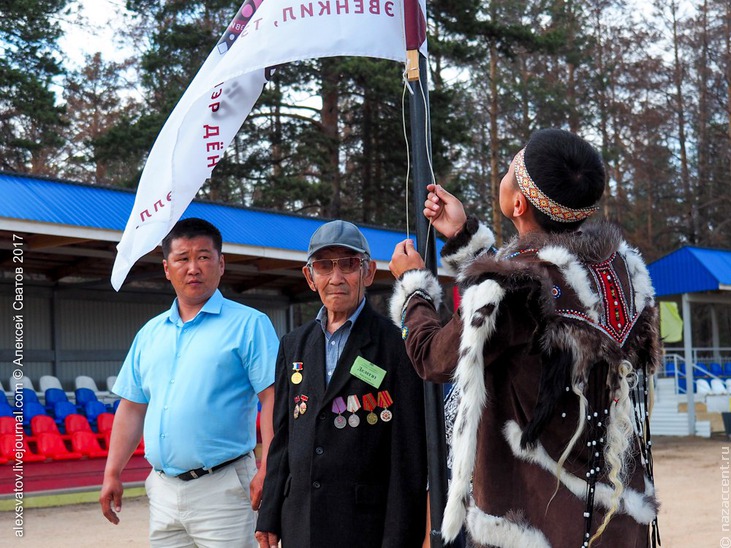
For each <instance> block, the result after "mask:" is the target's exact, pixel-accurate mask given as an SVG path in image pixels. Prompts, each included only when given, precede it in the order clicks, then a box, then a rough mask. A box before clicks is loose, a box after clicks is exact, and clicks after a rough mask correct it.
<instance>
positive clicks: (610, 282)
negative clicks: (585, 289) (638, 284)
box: [556, 253, 640, 346]
mask: <svg viewBox="0 0 731 548" xmlns="http://www.w3.org/2000/svg"><path fill="white" fill-rule="evenodd" d="M615 257H616V253H615V254H613V255H612V256H611V257H610V258H609V259H607V260H606V261H604V262H602V263H596V264H586V263H585V265H584V266H586V268H587V270H588V271H589V273H590V274H591V276H592V278H593V279H594V283H595V286H596V289H597V292H598V294H599V296H600V297H601V299H602V302H603V304H604V306H603V310H604V312H603V313H602V315H601V317H600V318H599V321H598V322H594V321H593V320H592V319H591V318H590V317H589V316H587V315H586V314H585V313H583V312H581V311H579V310H572V309H568V308H567V309H559V310H557V311H556V312H557V313H558V314H560V315H561V316H564V317H567V318H574V319H578V320H581V321H584V322H587V323H589V324H590V325H592V326H593V327H596V328H597V329H599V330H601V331H602V332H603V333H605V334H607V335H608V336H609V337H611V338H612V339H614V340H615V341H617V343H619V345H620V346H623V345H624V343H625V341H626V340H627V337H628V336H629V334H630V331H632V328H633V327H634V325H635V323H637V320H638V318H639V317H640V316H639V313H638V311H637V307H636V306H635V302H634V290H633V289H632V287H630V291H629V296H628V295H626V294H625V292H624V291H623V290H622V286H621V285H620V284H619V283H618V279H619V278H618V277H617V272H616V270H615V268H614V266H613V264H612V262H613V261H614V258H615ZM627 279H628V280H629V283H630V286H631V284H632V278H631V277H628V278H627Z"/></svg>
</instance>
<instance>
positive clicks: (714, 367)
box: [709, 362, 723, 377]
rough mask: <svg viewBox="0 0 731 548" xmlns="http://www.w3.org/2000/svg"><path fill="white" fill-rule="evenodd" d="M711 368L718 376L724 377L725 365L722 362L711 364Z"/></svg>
mask: <svg viewBox="0 0 731 548" xmlns="http://www.w3.org/2000/svg"><path fill="white" fill-rule="evenodd" d="M709 367H710V368H711V374H713V375H715V376H716V377H723V367H721V364H720V363H715V362H714V363H712V364H710V366H709Z"/></svg>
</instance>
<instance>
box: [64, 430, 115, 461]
mask: <svg viewBox="0 0 731 548" xmlns="http://www.w3.org/2000/svg"><path fill="white" fill-rule="evenodd" d="M71 449H72V450H73V451H76V452H77V453H81V454H82V455H84V456H86V457H89V458H92V459H95V458H104V457H106V456H107V455H108V454H109V451H107V450H106V449H102V447H101V445H99V440H97V439H96V436H95V435H94V434H93V433H92V432H83V431H81V432H74V433H73V434H71Z"/></svg>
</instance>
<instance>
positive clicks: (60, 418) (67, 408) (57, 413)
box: [53, 401, 77, 426]
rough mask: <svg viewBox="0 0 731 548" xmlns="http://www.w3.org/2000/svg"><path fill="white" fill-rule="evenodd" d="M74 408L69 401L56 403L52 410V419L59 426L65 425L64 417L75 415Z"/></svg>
mask: <svg viewBox="0 0 731 548" xmlns="http://www.w3.org/2000/svg"><path fill="white" fill-rule="evenodd" d="M76 411H77V409H76V406H75V405H74V404H73V403H71V402H70V401H60V402H57V403H56V405H55V406H54V408H53V417H54V419H55V420H56V424H58V425H59V426H61V425H64V424H66V417H68V416H69V415H74V414H76Z"/></svg>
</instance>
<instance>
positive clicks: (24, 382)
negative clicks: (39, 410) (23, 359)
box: [8, 376, 36, 392]
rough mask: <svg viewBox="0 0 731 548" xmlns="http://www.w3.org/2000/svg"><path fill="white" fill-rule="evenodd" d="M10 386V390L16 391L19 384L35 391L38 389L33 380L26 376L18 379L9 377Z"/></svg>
mask: <svg viewBox="0 0 731 548" xmlns="http://www.w3.org/2000/svg"><path fill="white" fill-rule="evenodd" d="M8 386H9V390H10V391H11V392H15V388H16V387H17V386H21V387H23V388H29V389H30V390H33V392H35V391H36V387H35V386H33V381H32V380H30V379H29V378H28V377H25V376H23V377H20V378H19V379H16V378H15V377H12V376H11V377H10V379H8Z"/></svg>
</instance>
